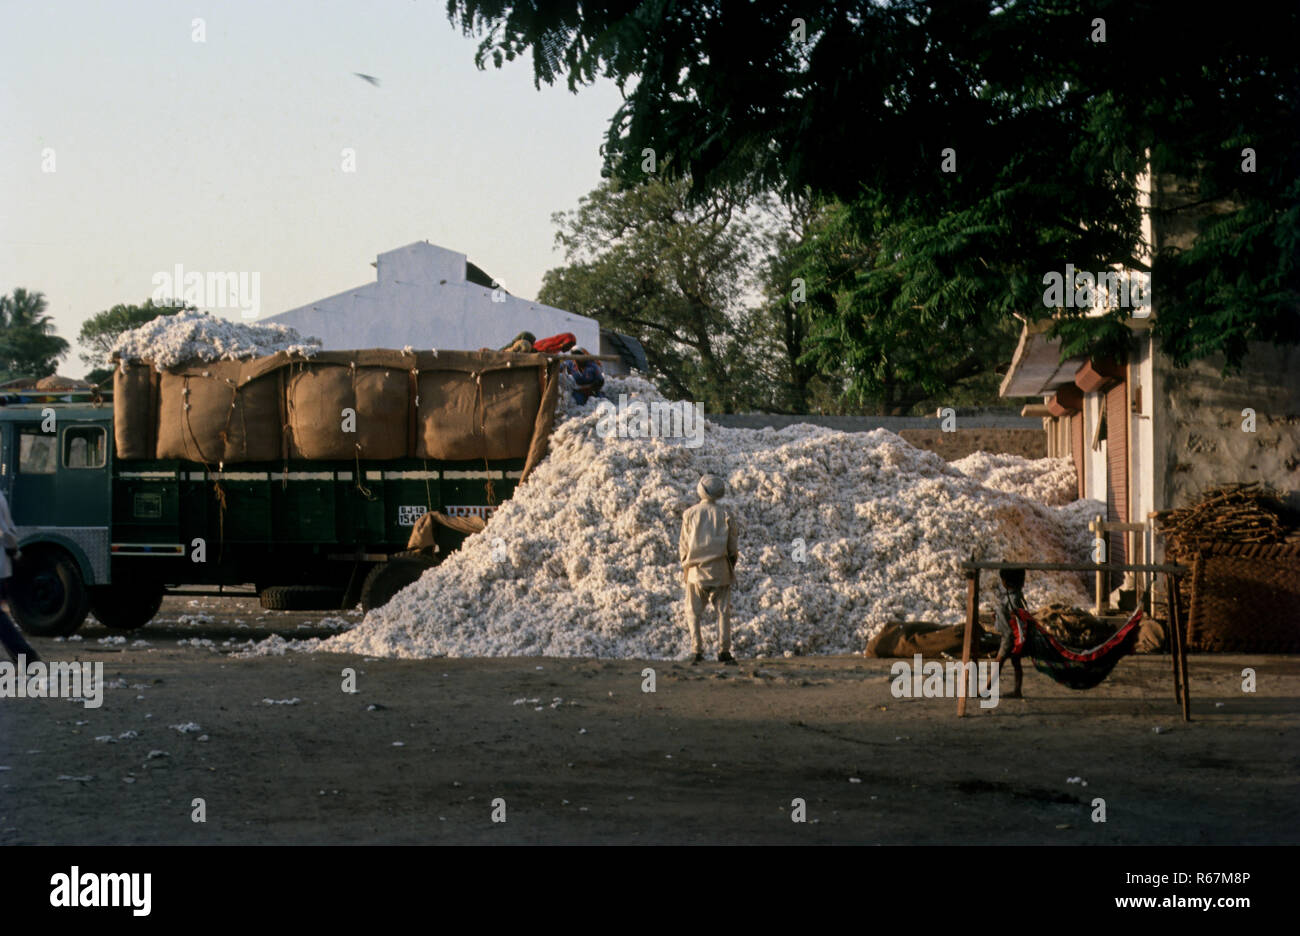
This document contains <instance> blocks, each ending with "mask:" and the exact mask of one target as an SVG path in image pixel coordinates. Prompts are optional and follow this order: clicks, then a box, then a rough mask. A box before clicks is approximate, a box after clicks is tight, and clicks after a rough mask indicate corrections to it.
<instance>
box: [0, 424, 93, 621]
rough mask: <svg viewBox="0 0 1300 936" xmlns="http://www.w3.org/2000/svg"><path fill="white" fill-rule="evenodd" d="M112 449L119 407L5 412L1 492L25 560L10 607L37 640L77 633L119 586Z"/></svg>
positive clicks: (18, 569)
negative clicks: (97, 603) (115, 580)
mask: <svg viewBox="0 0 1300 936" xmlns="http://www.w3.org/2000/svg"><path fill="white" fill-rule="evenodd" d="M112 450H113V413H112V409H111V408H108V407H105V406H102V405H101V406H96V405H93V404H65V403H57V402H50V401H47V402H23V403H18V404H13V405H7V406H0V491H3V492H4V495H5V498H6V500H7V501H8V502H9V509H10V512H11V513H12V514H13V519H14V525H15V526H16V527H17V528H18V545H19V549H20V551H21V558H20V559H19V560H18V562H17V563H15V567H14V577H13V579H12V580H11V582H10V595H9V600H10V605H11V607H12V608H13V611H14V615H15V617H17V618H18V619H19V623H20V624H21V625H22V626H23V628H24V629H25V630H28V631H30V632H31V633H33V634H38V635H48V634H57V633H71V630H75V629H76V626H77V625H79V624H80V622H81V620H82V619H84V618H85V616H86V613H87V611H88V610H89V608H90V603H91V600H92V598H94V597H97V596H101V595H103V593H104V591H105V590H106V589H108V588H110V587H111V586H112V578H111V575H112V569H111V562H110V556H111V546H110V522H111V516H110V514H111V504H112V499H111V492H112V480H111V479H112V467H113V466H112V459H113V451H112ZM74 621H75V623H73V622H74Z"/></svg>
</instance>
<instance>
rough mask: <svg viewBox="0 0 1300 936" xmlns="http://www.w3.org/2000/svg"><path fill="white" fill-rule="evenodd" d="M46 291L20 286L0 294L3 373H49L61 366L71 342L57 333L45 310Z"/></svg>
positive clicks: (40, 375) (0, 357) (31, 374)
mask: <svg viewBox="0 0 1300 936" xmlns="http://www.w3.org/2000/svg"><path fill="white" fill-rule="evenodd" d="M46 307H47V306H46V302H45V294H44V293H42V292H29V291H28V290H26V289H23V288H22V287H21V286H19V287H15V289H14V291H13V293H12V294H11V295H7V296H0V374H4V375H5V376H8V377H46V376H48V375H50V374H53V373H54V372H55V370H56V369H57V368H58V366H59V359H60V358H62V357H65V356H66V355H67V353H68V350H69V345H68V342H67V341H65V340H64V339H62V338H60V337H59V336H58V335H56V334H55V333H54V331H55V325H54V319H53V318H51V317H50V316H49V315H47V314H46V312H45V310H46Z"/></svg>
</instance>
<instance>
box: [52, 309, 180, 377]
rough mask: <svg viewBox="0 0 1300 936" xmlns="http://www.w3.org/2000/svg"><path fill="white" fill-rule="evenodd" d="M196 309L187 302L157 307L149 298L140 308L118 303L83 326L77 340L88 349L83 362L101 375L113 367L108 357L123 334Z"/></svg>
mask: <svg viewBox="0 0 1300 936" xmlns="http://www.w3.org/2000/svg"><path fill="white" fill-rule="evenodd" d="M194 308H195V306H193V305H190V304H188V303H184V302H174V301H173V302H161V303H157V304H155V303H154V301H153V299H152V298H150V299H146V300H145V301H144V302H143V303H141V304H140V305H126V304H123V303H118V304H117V305H115V306H113V308H111V309H105V310H104V311H103V312H97V313H95V314H94V315H92V316H91V317H90V318H88V319H86V321H85V322H84V323H82V326H81V331H80V332H79V333H78V335H77V340H78V341H80V342H81V344H82V346H83V347H84V348H85V349H86V350H84V351H82V352H81V360H82V363H84V364H85V365H86V366H87V367H91V368H95V370H93V371H92V373H95V374H99V373H102V372H103V371H104V370H106V369H107V370H109V372H110V373H111V368H110V364H109V359H108V358H109V354H110V353H111V352H112V350H113V345H114V344H116V343H117V339H118V338H119V337H121V335H122V333H123V332H128V331H130V330H131V329H133V328H139V327H140V326H141V325H144V324H145V323H146V322H152V321H153V320H154V319H156V318H158V316H160V315H175V314H176V313H177V312H181V311H184V310H186V309H190V310H193V309H194Z"/></svg>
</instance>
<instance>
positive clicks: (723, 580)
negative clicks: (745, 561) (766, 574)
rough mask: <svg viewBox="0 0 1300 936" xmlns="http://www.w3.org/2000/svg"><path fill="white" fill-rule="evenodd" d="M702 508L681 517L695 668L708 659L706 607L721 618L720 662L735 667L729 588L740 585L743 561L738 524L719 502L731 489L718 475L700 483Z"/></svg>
mask: <svg viewBox="0 0 1300 936" xmlns="http://www.w3.org/2000/svg"><path fill="white" fill-rule="evenodd" d="M696 491H697V492H698V493H699V495H700V502H699V503H698V504H696V505H695V506H694V507H691V508H689V509H688V510H687V511H686V512H685V513H684V514H683V515H682V535H681V539H680V541H679V545H678V553H679V555H680V558H681V563H682V578H683V579H684V580H685V583H686V622H687V625H688V626H689V627H690V631H691V663H693V664H694V663H699V662H700V661H701V660H703V659H704V646H703V644H702V643H701V641H700V615H701V614H703V613H704V608H705V606H706V605H707V604H710V603H711V604H712V605H713V608H714V610H715V611H716V612H717V614H718V638H719V642H718V660H719V662H722V663H725V664H727V665H729V666H734V665H735V664H736V658H735V657H733V656H732V655H731V586H732V584H733V583H734V582H735V580H736V561H737V560H738V559H739V558H740V553H739V551H738V548H737V541H738V539H739V536H740V529H739V527H738V526H737V524H736V521H735V518H733V517H732V516H731V512H730V511H729V510H727V508H725V507H723V506H721V505H720V504H718V500H719V499H720V498H721V497H723V495H725V494H726V493H727V484H726V482H725V481H723V480H722V479H721V478H719V477H718V476H717V475H712V474H707V475H705V476H704V477H702V478H700V483H699V485H698V486H697V487H696Z"/></svg>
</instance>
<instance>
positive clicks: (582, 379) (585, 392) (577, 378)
mask: <svg viewBox="0 0 1300 936" xmlns="http://www.w3.org/2000/svg"><path fill="white" fill-rule="evenodd" d="M573 353H574V354H575V355H578V356H581V355H584V354H586V353H587V349H586V348H574V349H573ZM564 372H565V373H566V374H568V375H569V376H570V377H572V378H573V382H574V385H575V386H574V388H573V402H574V403H577V404H578V405H579V406H581V405H582V404H584V403H586V402H587V401H588V400H590V399H591V398H592V397H593V396H595V395H596V394H598V393H600V388H601V387H603V386H605V373H604V371H603V370H601V367H600V361H597V360H595V359H592V360H590V361H585V362H583V361H565V362H564Z"/></svg>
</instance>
